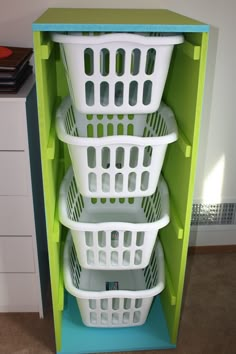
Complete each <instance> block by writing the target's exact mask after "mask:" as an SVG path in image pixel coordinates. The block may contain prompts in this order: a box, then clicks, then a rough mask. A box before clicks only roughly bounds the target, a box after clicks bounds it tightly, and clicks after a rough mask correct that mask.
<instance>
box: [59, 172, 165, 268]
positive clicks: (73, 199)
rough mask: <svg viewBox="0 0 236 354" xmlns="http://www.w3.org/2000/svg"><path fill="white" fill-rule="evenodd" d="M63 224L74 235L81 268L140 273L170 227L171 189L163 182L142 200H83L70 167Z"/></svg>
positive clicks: (63, 200)
mask: <svg viewBox="0 0 236 354" xmlns="http://www.w3.org/2000/svg"><path fill="white" fill-rule="evenodd" d="M59 219H60V222H61V223H62V224H63V225H65V226H66V227H67V228H69V229H70V230H71V234H72V237H73V241H74V244H75V248H76V252H77V256H78V259H79V262H80V265H81V266H82V267H83V268H88V269H140V268H143V267H146V266H147V265H148V263H149V260H150V256H151V253H152V249H153V246H154V244H155V241H156V238H157V235H158V231H159V229H161V228H163V227H164V226H166V225H167V224H168V223H169V198H168V189H167V185H166V183H165V181H164V179H163V178H162V177H161V179H160V182H159V185H158V188H157V190H156V192H155V194H153V195H152V196H150V197H144V198H129V199H128V198H127V199H125V198H123V199H122V198H120V199H96V198H94V199H90V198H83V197H82V196H81V195H80V194H79V192H78V189H77V186H76V181H75V178H74V175H73V171H72V169H71V168H70V169H69V170H68V172H67V174H66V176H65V177H64V180H63V182H62V184H61V188H60V193H59Z"/></svg>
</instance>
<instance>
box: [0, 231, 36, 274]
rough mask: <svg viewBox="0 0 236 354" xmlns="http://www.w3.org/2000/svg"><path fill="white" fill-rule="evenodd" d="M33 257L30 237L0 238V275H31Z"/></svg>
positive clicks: (33, 269)
mask: <svg viewBox="0 0 236 354" xmlns="http://www.w3.org/2000/svg"><path fill="white" fill-rule="evenodd" d="M34 271H35V268H34V257H33V245H32V238H31V237H13V236H8V237H0V273H2V272H4V273H5V272H12V273H24V272H27V273H33V272H34Z"/></svg>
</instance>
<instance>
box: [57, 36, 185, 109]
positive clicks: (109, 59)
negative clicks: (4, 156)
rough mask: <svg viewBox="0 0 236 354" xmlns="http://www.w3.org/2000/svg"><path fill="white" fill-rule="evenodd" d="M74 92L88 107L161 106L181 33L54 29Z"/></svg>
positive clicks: (78, 105)
mask: <svg viewBox="0 0 236 354" xmlns="http://www.w3.org/2000/svg"><path fill="white" fill-rule="evenodd" d="M52 40H53V41H55V42H58V43H60V48H61V54H62V58H63V62H64V66H65V70H66V76H67V81H68V86H69V90H70V95H71V97H72V99H73V104H74V106H75V107H76V108H77V109H78V110H79V111H81V112H83V113H95V114H97V113H102V114H109V113H113V114H128V113H150V112H154V111H156V110H157V109H158V107H159V104H160V101H161V97H162V93H163V89H164V86H165V82H166V77H167V73H168V70H169V65H170V60H171V56H172V51H173V47H174V45H176V44H179V43H182V42H183V41H184V37H183V36H182V35H180V34H178V35H174V34H168V33H167V34H157V33H151V34H150V33H146V34H132V33H110V34H101V35H99V34H98V33H90V35H84V34H83V33H67V34H62V33H53V34H52Z"/></svg>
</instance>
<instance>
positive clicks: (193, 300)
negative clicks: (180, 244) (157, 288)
mask: <svg viewBox="0 0 236 354" xmlns="http://www.w3.org/2000/svg"><path fill="white" fill-rule="evenodd" d="M46 312H47V313H46V317H45V319H44V320H40V319H39V318H38V315H37V314H0V354H53V353H55V344H54V335H53V319H52V312H51V306H50V304H49V305H48V308H47V311H46ZM139 353H140V354H154V353H158V354H213V353H214V354H236V253H226V254H222V253H220V254H191V255H189V256H188V263H187V272H186V282H185V292H184V300H183V311H182V319H181V323H180V330H179V338H178V344H177V349H174V350H161V351H149V352H139ZM129 354H132V353H131V352H129ZM133 354H134V353H133Z"/></svg>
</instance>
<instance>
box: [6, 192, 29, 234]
mask: <svg viewBox="0 0 236 354" xmlns="http://www.w3.org/2000/svg"><path fill="white" fill-rule="evenodd" d="M33 222H34V215H33V206H32V204H31V200H30V198H28V197H15V196H14V197H11V196H0V235H1V236H18V235H20V236H29V235H32V234H33V230H34V229H33V227H34V226H33Z"/></svg>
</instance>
